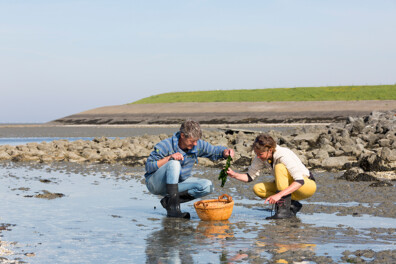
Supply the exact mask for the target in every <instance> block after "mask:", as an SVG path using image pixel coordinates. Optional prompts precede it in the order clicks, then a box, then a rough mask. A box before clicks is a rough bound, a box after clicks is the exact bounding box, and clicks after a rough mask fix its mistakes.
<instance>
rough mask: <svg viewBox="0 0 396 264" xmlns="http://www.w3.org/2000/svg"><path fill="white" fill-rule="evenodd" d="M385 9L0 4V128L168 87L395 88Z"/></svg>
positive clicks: (59, 0)
mask: <svg viewBox="0 0 396 264" xmlns="http://www.w3.org/2000/svg"><path fill="white" fill-rule="evenodd" d="M395 14H396V1H383V0H378V1H374V0H373V1H364V0H342V1H341V0H331V1H330V0H329V1H321V0H316V1H313V0H303V1H299V0H288V1H275V0H272V1H266V0H255V1H232V0H227V1H226V0H222V1H216V0H211V1H188V0H184V1H172V0H169V1H133V0H129V1H127V0H124V1H123V0H121V1H97V0H96V1H93V0H82V1H77V0H76V1H73V0H67V1H66V0H56V1H53V0H51V1H50V0H46V1H44V0H36V1H27V0H23V1H22V0H0V90H1V92H0V123H39V122H47V121H51V120H54V119H57V118H60V117H64V116H67V115H71V114H75V113H78V112H81V111H85V110H89V109H92V108H96V107H101V106H108V105H119V104H126V103H130V102H133V101H136V100H139V99H142V98H144V97H147V96H151V95H155V94H160V93H165V92H176V91H196V90H217V89H220V90H227V89H260V88H282V87H303V86H305V87H307V86H336V85H376V84H395V83H396V15H395Z"/></svg>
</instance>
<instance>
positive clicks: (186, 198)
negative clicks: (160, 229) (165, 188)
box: [161, 191, 195, 208]
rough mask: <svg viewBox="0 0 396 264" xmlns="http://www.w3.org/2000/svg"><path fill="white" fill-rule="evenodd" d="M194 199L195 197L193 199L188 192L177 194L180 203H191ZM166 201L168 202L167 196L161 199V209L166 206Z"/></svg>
mask: <svg viewBox="0 0 396 264" xmlns="http://www.w3.org/2000/svg"><path fill="white" fill-rule="evenodd" d="M194 199H195V197H193V196H191V195H190V194H188V191H184V192H179V201H180V203H187V202H189V201H192V200H194ZM168 201H169V195H167V196H165V197H164V198H162V199H161V205H162V207H164V208H166V207H167V206H168Z"/></svg>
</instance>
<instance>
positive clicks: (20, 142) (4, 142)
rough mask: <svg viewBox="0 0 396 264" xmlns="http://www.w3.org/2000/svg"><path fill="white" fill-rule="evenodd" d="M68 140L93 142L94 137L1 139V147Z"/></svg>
mask: <svg viewBox="0 0 396 264" xmlns="http://www.w3.org/2000/svg"><path fill="white" fill-rule="evenodd" d="M60 139H66V140H68V141H76V140H80V139H81V140H93V139H94V137H26V138H0V145H12V146H17V145H24V144H27V143H41V142H51V141H54V140H60Z"/></svg>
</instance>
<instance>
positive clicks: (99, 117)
mask: <svg viewBox="0 0 396 264" xmlns="http://www.w3.org/2000/svg"><path fill="white" fill-rule="evenodd" d="M392 110H396V100H382V101H378V100H369V101H367V100H366V101H306V102H295V101H291V102H236V103H234V102H210V103H167V104H131V105H115V106H105V107H99V108H95V109H91V110H88V111H84V112H81V113H77V114H73V115H70V116H66V117H62V118H59V119H56V120H54V121H52V122H50V124H179V123H180V122H182V121H183V120H185V119H187V118H191V119H194V120H197V121H199V122H200V123H202V124H243V123H292V122H302V123H313V122H338V121H341V120H345V119H346V118H347V117H349V116H362V115H367V114H369V113H370V112H372V111H392Z"/></svg>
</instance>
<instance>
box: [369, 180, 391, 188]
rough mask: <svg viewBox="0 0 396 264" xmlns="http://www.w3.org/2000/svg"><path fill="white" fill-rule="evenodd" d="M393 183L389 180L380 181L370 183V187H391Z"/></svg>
mask: <svg viewBox="0 0 396 264" xmlns="http://www.w3.org/2000/svg"><path fill="white" fill-rule="evenodd" d="M391 186H393V184H392V183H391V182H388V181H378V182H374V183H372V184H370V185H369V187H391Z"/></svg>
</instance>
